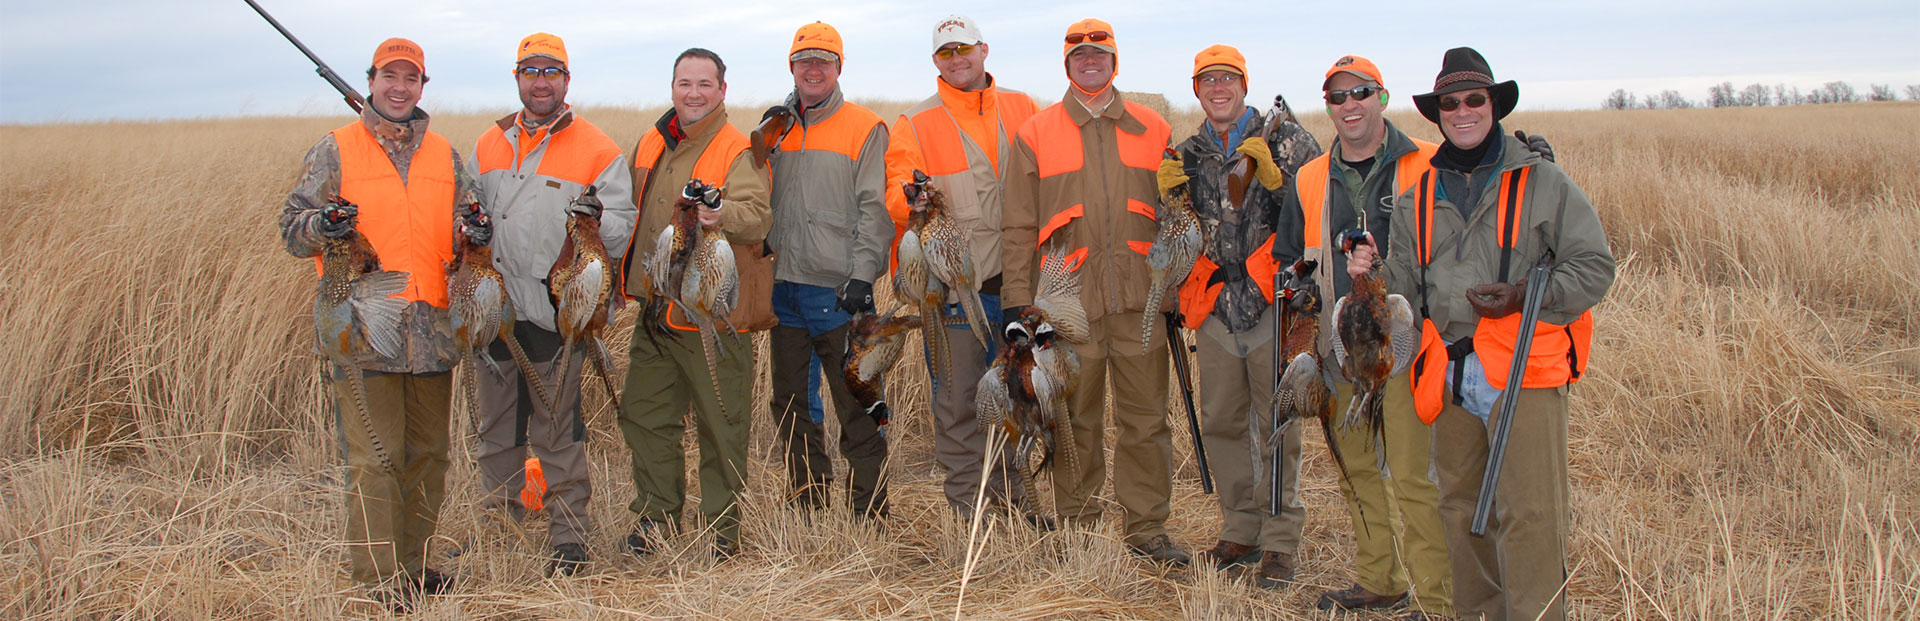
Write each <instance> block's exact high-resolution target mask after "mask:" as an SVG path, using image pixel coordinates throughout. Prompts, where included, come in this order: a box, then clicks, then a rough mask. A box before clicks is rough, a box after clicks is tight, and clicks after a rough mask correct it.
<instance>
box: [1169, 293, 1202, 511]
mask: <svg viewBox="0 0 1920 621" xmlns="http://www.w3.org/2000/svg"><path fill="white" fill-rule="evenodd" d="M1164 315H1165V317H1166V318H1167V353H1170V354H1173V372H1174V374H1175V375H1178V376H1179V377H1180V396H1181V397H1182V398H1184V399H1186V403H1187V429H1190V430H1192V431H1193V458H1194V460H1195V461H1198V462H1200V491H1202V492H1204V493H1208V494H1211V493H1213V471H1212V470H1210V469H1208V468H1207V445H1206V443H1204V442H1201V441H1200V414H1199V413H1198V412H1197V411H1195V409H1194V407H1193V370H1192V369H1189V368H1187V351H1188V350H1187V337H1186V336H1185V335H1183V334H1181V330H1183V329H1184V328H1181V327H1180V315H1179V314H1178V313H1164Z"/></svg>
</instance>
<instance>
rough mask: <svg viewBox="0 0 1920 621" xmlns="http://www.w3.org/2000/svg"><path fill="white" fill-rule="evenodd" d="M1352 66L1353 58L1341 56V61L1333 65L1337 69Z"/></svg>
mask: <svg viewBox="0 0 1920 621" xmlns="http://www.w3.org/2000/svg"><path fill="white" fill-rule="evenodd" d="M1351 64H1353V57H1352V56H1341V57H1340V60H1339V61H1337V62H1335V63H1333V66H1335V67H1345V66H1347V65H1351Z"/></svg>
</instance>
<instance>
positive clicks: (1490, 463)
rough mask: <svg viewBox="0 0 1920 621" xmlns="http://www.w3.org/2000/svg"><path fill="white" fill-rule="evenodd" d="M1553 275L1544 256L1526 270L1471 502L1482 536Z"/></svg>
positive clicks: (1475, 527)
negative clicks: (1503, 381) (1483, 466)
mask: <svg viewBox="0 0 1920 621" xmlns="http://www.w3.org/2000/svg"><path fill="white" fill-rule="evenodd" d="M1552 276H1553V265H1552V263H1551V262H1550V261H1549V258H1548V257H1541V259H1540V263H1539V264H1538V265H1535V266H1533V269H1532V270H1528V272H1527V297H1526V302H1525V305H1524V306H1522V307H1521V309H1520V334H1519V335H1518V336H1517V337H1515V338H1514V344H1513V365H1512V366H1511V367H1510V368H1509V369H1508V370H1507V388H1506V389H1505V390H1503V391H1501V394H1500V411H1499V412H1498V413H1497V416H1496V417H1495V423H1494V424H1495V427H1494V429H1493V441H1492V442H1491V443H1490V444H1489V445H1488V447H1487V471H1486V473H1485V474H1482V475H1481V478H1480V500H1479V501H1478V502H1476V503H1474V506H1473V525H1472V527H1471V528H1470V529H1469V532H1472V533H1473V534H1474V535H1477V536H1482V537H1484V536H1486V534H1487V518H1489V517H1491V514H1492V513H1493V491H1494V489H1495V488H1496V487H1498V486H1499V484H1500V465H1501V464H1502V463H1503V462H1505V461H1506V458H1507V432H1508V431H1509V430H1510V429H1511V428H1512V427H1513V408H1514V404H1515V402H1516V401H1519V400H1520V382H1521V381H1522V380H1524V379H1525V378H1526V374H1527V353H1528V352H1530V351H1532V350H1533V327H1534V325H1535V324H1537V323H1538V322H1539V321H1540V301H1541V300H1542V299H1543V298H1545V297H1546V291H1547V279H1548V278H1550V277H1552Z"/></svg>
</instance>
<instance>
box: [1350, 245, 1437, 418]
mask: <svg viewBox="0 0 1920 621" xmlns="http://www.w3.org/2000/svg"><path fill="white" fill-rule="evenodd" d="M1372 243H1373V242H1372V238H1371V237H1370V236H1369V235H1367V233H1366V231H1364V230H1359V231H1348V232H1346V233H1344V234H1342V235H1341V240H1340V246H1341V249H1342V250H1343V251H1346V252H1349V253H1351V252H1352V250H1353V248H1354V247H1355V246H1358V245H1360V244H1372ZM1333 325H1334V333H1333V355H1334V359H1335V361H1336V363H1337V364H1339V366H1340V370H1341V372H1342V373H1343V374H1345V375H1346V377H1347V381H1349V382H1352V383H1353V401H1352V402H1350V403H1348V404H1347V411H1346V414H1345V415H1344V416H1343V417H1342V419H1341V423H1340V424H1341V425H1353V424H1356V423H1357V422H1360V421H1365V423H1366V425H1367V432H1368V434H1369V435H1370V436H1372V437H1373V438H1374V439H1375V440H1379V439H1380V438H1381V436H1380V427H1381V425H1382V424H1383V418H1382V410H1381V405H1382V404H1381V391H1383V390H1385V389H1386V386H1387V380H1388V379H1390V378H1393V377H1395V376H1398V375H1400V374H1401V373H1405V372H1407V369H1408V368H1409V367H1411V366H1412V365H1413V357H1414V349H1415V348H1417V347H1419V345H1420V329H1419V328H1418V327H1416V326H1415V324H1414V321H1413V308H1412V307H1411V306H1408V304H1407V299H1406V298H1405V297H1402V296H1400V295H1397V294H1396V295H1389V294H1387V286H1386V283H1385V282H1384V281H1382V280H1381V279H1380V278H1379V277H1378V276H1376V275H1375V273H1374V272H1368V273H1366V274H1363V275H1361V276H1360V277H1358V278H1355V279H1353V291H1351V292H1349V293H1347V295H1346V296H1345V297H1342V298H1340V300H1339V301H1338V302H1335V303H1334V305H1333Z"/></svg>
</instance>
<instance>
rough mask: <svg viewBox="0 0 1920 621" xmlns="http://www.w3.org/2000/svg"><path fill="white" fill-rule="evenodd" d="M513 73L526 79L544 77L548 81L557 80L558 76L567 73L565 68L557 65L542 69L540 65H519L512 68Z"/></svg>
mask: <svg viewBox="0 0 1920 621" xmlns="http://www.w3.org/2000/svg"><path fill="white" fill-rule="evenodd" d="M513 74H514V75H517V76H520V77H523V78H526V79H528V80H538V79H540V78H546V79H547V80H548V81H550V82H551V81H555V80H559V79H560V76H563V75H568V73H567V70H565V69H561V68H559V67H546V68H544V69H543V68H540V67H521V68H519V69H515V70H513Z"/></svg>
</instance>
